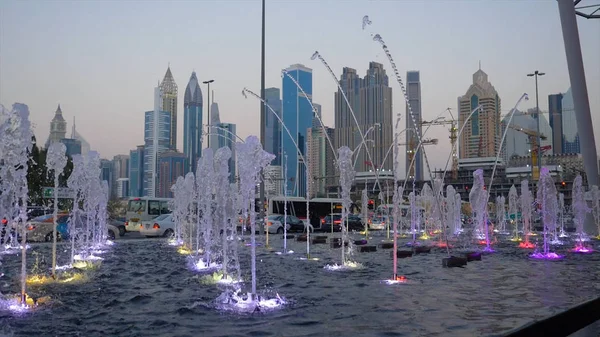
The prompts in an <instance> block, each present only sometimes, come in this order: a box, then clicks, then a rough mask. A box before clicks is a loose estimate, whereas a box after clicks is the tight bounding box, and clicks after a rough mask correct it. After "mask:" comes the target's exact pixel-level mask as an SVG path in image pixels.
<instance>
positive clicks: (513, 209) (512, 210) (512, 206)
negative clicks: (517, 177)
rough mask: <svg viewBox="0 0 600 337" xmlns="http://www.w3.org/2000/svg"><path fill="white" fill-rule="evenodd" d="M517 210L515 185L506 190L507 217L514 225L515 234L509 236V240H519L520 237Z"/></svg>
mask: <svg viewBox="0 0 600 337" xmlns="http://www.w3.org/2000/svg"><path fill="white" fill-rule="evenodd" d="M518 210H519V195H518V193H517V188H516V187H515V185H512V186H511V187H510V190H508V217H509V218H510V221H511V223H512V224H514V225H515V232H514V233H515V235H514V236H513V237H512V238H511V241H517V242H518V241H521V237H520V236H519V219H518V217H517V216H518Z"/></svg>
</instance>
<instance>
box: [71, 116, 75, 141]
mask: <svg viewBox="0 0 600 337" xmlns="http://www.w3.org/2000/svg"><path fill="white" fill-rule="evenodd" d="M71 139H75V116H73V128H72V129H71Z"/></svg>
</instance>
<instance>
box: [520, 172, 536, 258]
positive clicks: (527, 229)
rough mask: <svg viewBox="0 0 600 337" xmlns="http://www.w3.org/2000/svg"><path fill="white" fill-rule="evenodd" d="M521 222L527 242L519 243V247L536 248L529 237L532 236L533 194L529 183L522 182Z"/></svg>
mask: <svg viewBox="0 0 600 337" xmlns="http://www.w3.org/2000/svg"><path fill="white" fill-rule="evenodd" d="M520 201H521V221H522V222H523V235H524V236H525V241H524V242H521V243H519V247H521V248H527V249H530V248H535V245H534V244H533V243H531V242H529V237H530V236H531V234H532V232H531V212H532V204H533V197H532V196H531V192H530V191H529V181H527V180H522V181H521V198H520Z"/></svg>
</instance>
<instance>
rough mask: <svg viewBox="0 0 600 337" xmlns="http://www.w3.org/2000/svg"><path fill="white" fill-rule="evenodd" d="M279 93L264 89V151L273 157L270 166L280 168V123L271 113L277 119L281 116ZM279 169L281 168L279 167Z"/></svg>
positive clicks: (278, 91)
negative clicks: (267, 106) (265, 105)
mask: <svg viewBox="0 0 600 337" xmlns="http://www.w3.org/2000/svg"><path fill="white" fill-rule="evenodd" d="M280 94H281V91H280V90H279V88H267V89H265V101H266V102H267V105H269V106H270V107H271V109H273V111H271V110H270V109H269V108H267V109H266V111H265V151H267V152H269V153H272V154H274V155H275V159H273V161H272V162H271V165H279V166H281V162H282V160H281V129H282V127H281V122H279V119H278V118H277V117H275V116H274V114H273V112H275V114H277V116H278V117H279V118H282V115H281V105H282V104H281V96H280ZM280 169H281V167H280Z"/></svg>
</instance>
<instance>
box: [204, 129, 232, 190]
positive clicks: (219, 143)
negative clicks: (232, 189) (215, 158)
mask: <svg viewBox="0 0 600 337" xmlns="http://www.w3.org/2000/svg"><path fill="white" fill-rule="evenodd" d="M235 129H236V127H235V124H231V123H219V124H217V125H216V128H214V129H213V131H212V132H214V133H215V135H216V137H215V138H214V142H213V141H212V140H211V141H210V146H211V148H212V149H213V150H214V151H215V152H216V151H217V150H218V149H220V148H222V147H228V148H229V149H230V150H231V158H229V182H230V183H233V182H235V177H236V166H235V143H236V140H237V137H236V130H235Z"/></svg>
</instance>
